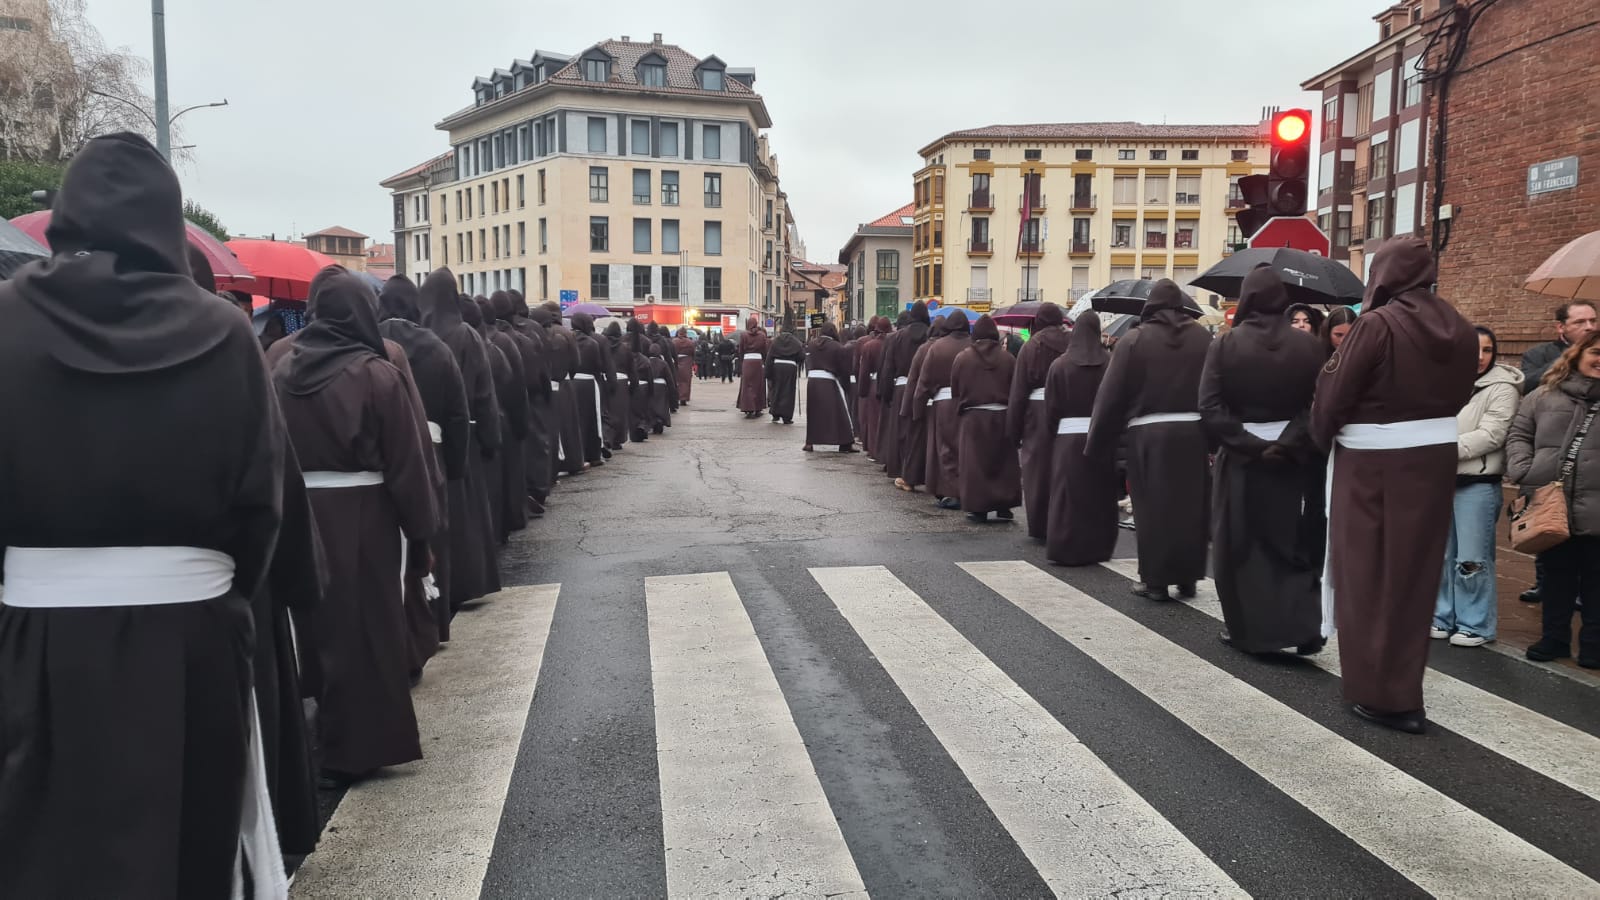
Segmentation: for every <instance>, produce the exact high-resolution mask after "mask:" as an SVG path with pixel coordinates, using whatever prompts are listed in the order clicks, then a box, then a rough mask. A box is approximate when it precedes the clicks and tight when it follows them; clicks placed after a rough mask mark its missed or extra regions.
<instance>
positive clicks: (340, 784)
mask: <svg viewBox="0 0 1600 900" xmlns="http://www.w3.org/2000/svg"><path fill="white" fill-rule="evenodd" d="M368 774H370V773H368ZM365 777H367V776H366V775H352V774H351V773H349V772H336V771H334V770H333V769H323V770H322V772H321V774H319V775H318V776H317V787H318V788H319V789H321V790H324V791H341V790H344V789H345V788H348V787H350V786H351V785H353V784H355V783H356V782H358V781H360V780H362V779H363V778H365Z"/></svg>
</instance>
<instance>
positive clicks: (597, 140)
mask: <svg viewBox="0 0 1600 900" xmlns="http://www.w3.org/2000/svg"><path fill="white" fill-rule="evenodd" d="M589 152H590V153H604V152H606V120H605V119H604V118H603V117H601V116H590V117H589Z"/></svg>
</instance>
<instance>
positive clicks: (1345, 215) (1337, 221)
mask: <svg viewBox="0 0 1600 900" xmlns="http://www.w3.org/2000/svg"><path fill="white" fill-rule="evenodd" d="M1333 223H1334V224H1333V245H1334V246H1335V247H1348V246H1350V211H1349V210H1347V209H1346V210H1340V211H1339V212H1337V213H1334V217H1333Z"/></svg>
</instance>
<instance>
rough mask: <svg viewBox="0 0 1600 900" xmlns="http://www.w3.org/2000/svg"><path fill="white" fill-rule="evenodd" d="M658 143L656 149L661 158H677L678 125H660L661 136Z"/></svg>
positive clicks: (675, 123)
mask: <svg viewBox="0 0 1600 900" xmlns="http://www.w3.org/2000/svg"><path fill="white" fill-rule="evenodd" d="M658 142H659V144H660V146H659V148H658V152H659V153H660V154H661V155H662V156H677V155H678V123H677V122H662V123H661V136H660V138H659V139H658Z"/></svg>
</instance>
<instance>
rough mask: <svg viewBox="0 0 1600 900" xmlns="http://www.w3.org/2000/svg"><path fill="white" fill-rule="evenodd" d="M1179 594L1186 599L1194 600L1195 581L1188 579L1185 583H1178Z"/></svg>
mask: <svg viewBox="0 0 1600 900" xmlns="http://www.w3.org/2000/svg"><path fill="white" fill-rule="evenodd" d="M1178 596H1179V597H1182V598H1183V599H1185V600H1193V599H1194V582H1192V581H1186V582H1184V583H1183V584H1180V585H1178Z"/></svg>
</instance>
